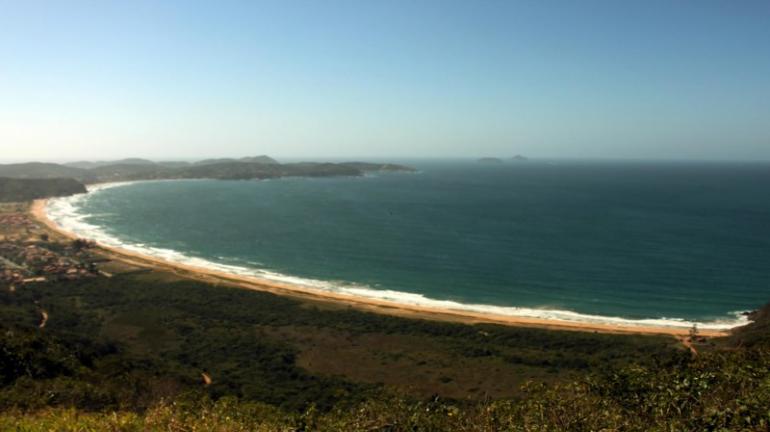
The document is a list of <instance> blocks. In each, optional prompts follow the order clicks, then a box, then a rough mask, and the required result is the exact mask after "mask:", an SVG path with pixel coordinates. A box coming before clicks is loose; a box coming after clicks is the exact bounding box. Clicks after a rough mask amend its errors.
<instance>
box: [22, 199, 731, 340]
mask: <svg viewBox="0 0 770 432" xmlns="http://www.w3.org/2000/svg"><path fill="white" fill-rule="evenodd" d="M46 203H47V201H46V200H36V201H34V202H33V204H32V206H31V208H30V212H31V214H32V216H33V217H34V218H35V219H37V220H38V221H39V222H41V223H42V224H44V225H45V226H46V227H47V228H48V229H49V230H51V231H52V232H53V233H56V234H58V235H61V236H63V237H66V238H70V239H75V238H77V237H78V236H76V235H75V234H73V233H71V232H68V231H66V230H64V229H62V228H61V227H60V226H59V225H57V224H56V223H55V222H54V221H52V220H51V219H50V218H49V217H48V215H47V213H46ZM98 247H99V248H100V251H101V253H102V254H104V255H105V256H106V257H108V258H110V259H113V260H117V261H122V262H125V263H128V264H131V265H135V266H139V267H144V268H150V269H155V270H160V271H167V272H170V273H174V274H176V275H178V276H181V277H186V278H190V279H195V280H200V281H205V282H210V283H218V284H224V285H228V286H232V287H238V288H244V289H252V290H259V291H267V292H271V293H275V294H278V295H283V296H289V297H294V298H298V299H302V300H311V301H315V302H326V303H333V304H335V305H343V306H350V307H354V308H356V309H359V310H364V311H369V312H375V313H382V314H388V315H395V316H402V317H409V318H420V319H430V320H442V321H454V322H462V323H494V324H503V325H510V326H524V327H537V328H546V329H554V330H572V331H586V332H601V333H630V334H664V335H671V336H675V337H680V338H681V337H683V336H687V335H688V334H689V329H687V328H681V327H680V328H677V327H664V326H637V325H633V326H632V325H627V326H624V325H611V324H599V323H582V322H571V321H562V320H548V319H538V318H530V317H516V316H507V315H493V314H482V313H476V312H472V311H466V310H453V309H439V308H429V307H422V306H415V305H408V304H402V303H397V302H391V301H385V300H378V299H370V298H364V297H357V296H352V295H346V294H340V293H333V292H328V291H324V290H319V289H312V288H308V287H304V286H299V285H291V284H286V283H280V282H276V281H271V280H265V279H261V278H257V277H250V276H241V275H234V274H229V273H225V272H222V271H217V270H212V269H207V268H202V267H196V266H191V265H186V264H182V263H175V262H169V261H165V260H162V259H158V258H155V257H152V256H147V255H141V254H138V253H135V252H132V251H128V250H125V249H121V248H117V247H112V246H106V245H102V244H98ZM729 333H730V331H729V330H712V329H699V332H698V334H699V335H700V336H704V337H719V336H725V335H728V334H729Z"/></svg>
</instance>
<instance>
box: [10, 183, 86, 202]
mask: <svg viewBox="0 0 770 432" xmlns="http://www.w3.org/2000/svg"><path fill="white" fill-rule="evenodd" d="M85 192H86V187H85V186H83V184H82V183H80V182H78V181H77V180H74V179H71V178H51V179H20V178H5V177H0V202H17V201H31V200H34V199H39V198H50V197H59V196H69V195H75V194H79V193H85Z"/></svg>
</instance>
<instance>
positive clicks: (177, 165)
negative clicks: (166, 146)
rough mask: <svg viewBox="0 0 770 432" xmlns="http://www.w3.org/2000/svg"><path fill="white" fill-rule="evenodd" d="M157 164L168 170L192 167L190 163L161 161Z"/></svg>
mask: <svg viewBox="0 0 770 432" xmlns="http://www.w3.org/2000/svg"><path fill="white" fill-rule="evenodd" d="M155 163H156V164H157V165H160V166H163V167H166V168H182V167H188V166H190V165H192V164H191V163H190V162H183V161H160V162H155Z"/></svg>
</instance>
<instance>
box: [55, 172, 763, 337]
mask: <svg viewBox="0 0 770 432" xmlns="http://www.w3.org/2000/svg"><path fill="white" fill-rule="evenodd" d="M153 181H155V180H153ZM161 181H163V180H161ZM134 183H136V182H123V183H106V184H100V185H94V186H91V187H89V188H88V191H89V193H88V194H81V195H75V196H70V197H63V198H55V199H50V200H49V201H48V202H47V205H46V209H45V210H46V213H47V216H48V218H49V219H50V220H51V221H53V222H55V223H56V224H57V225H59V227H61V228H62V229H63V230H65V231H69V232H71V233H74V234H76V235H77V236H80V237H83V238H88V239H90V240H93V241H95V242H97V243H99V244H102V245H104V246H108V247H115V248H120V249H123V250H127V251H130V252H133V253H138V254H142V255H147V256H151V257H153V258H157V259H161V260H164V261H167V262H169V263H178V264H184V265H188V266H194V267H198V268H201V269H205V270H216V271H220V272H225V273H230V274H233V275H238V276H248V277H254V278H259V279H264V280H268V281H274V282H281V283H286V284H290V285H294V286H298V287H302V288H310V289H315V290H319V291H325V292H330V293H335V294H344V295H349V296H354V297H359V298H365V299H373V300H381V301H388V302H393V303H397V304H402V305H410V306H419V307H426V308H431V309H436V310H450V311H460V312H463V311H464V312H473V313H481V314H487V315H496V316H504V317H525V318H537V319H545V320H553V321H561V322H571V323H585V324H604V325H615V326H623V327H666V328H690V327H692V326H693V325H696V326H697V327H698V328H700V329H709V330H728V329H731V328H734V327H738V326H742V325H745V324H748V323H749V320H748V317H747V316H746V315H745V314H744V311H736V312H732V313H730V316H729V317H725V318H724V319H719V320H713V321H703V322H700V321H690V320H685V319H681V318H668V317H661V318H644V319H630V318H623V317H614V316H602V315H591V314H582V313H578V312H573V311H569V310H558V309H540V308H525V307H510V306H495V305H486V304H469V303H460V302H456V301H450V300H438V299H432V298H429V297H426V296H424V295H422V294H416V293H409V292H402V291H394V290H387V289H376V288H372V287H369V286H365V285H358V284H353V283H349V282H345V281H325V280H318V279H309V278H301V277H296V276H291V275H286V274H281V273H276V272H271V271H269V270H265V269H258V268H254V267H247V266H240V265H232V264H226V263H222V262H215V261H211V260H209V259H204V258H200V257H195V256H190V255H186V254H185V253H183V252H179V251H176V250H173V249H166V248H159V247H155V246H150V245H146V244H143V243H135V242H130V241H124V240H121V239H119V238H118V237H116V236H115V235H113V234H111V233H108V232H107V231H106V230H105V229H104V228H103V227H100V226H97V225H94V224H92V223H89V222H88V219H89V218H90V217H92V216H94V215H91V214H83V213H81V211H80V207H81V205H82V204H83V203H84V202H85V201H86V200H88V199H89V198H90V197H91V196H93V194H95V193H99V192H100V191H103V190H106V189H110V188H115V187H123V186H126V185H130V184H134ZM219 258H220V259H222V260H223V261H224V260H226V258H224V257H219ZM249 264H251V265H256V264H257V263H249Z"/></svg>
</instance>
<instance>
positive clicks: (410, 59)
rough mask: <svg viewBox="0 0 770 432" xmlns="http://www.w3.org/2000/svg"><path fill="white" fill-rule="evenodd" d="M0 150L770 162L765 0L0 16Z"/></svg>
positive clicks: (4, 4)
mask: <svg viewBox="0 0 770 432" xmlns="http://www.w3.org/2000/svg"><path fill="white" fill-rule="evenodd" d="M0 150H1V151H0V158H4V159H32V158H34V159H57V158H68V159H80V158H112V157H127V156H143V157H151V158H171V157H185V158H196V157H207V156H239V155H252V154H261V153H267V154H271V155H275V156H278V157H366V156H369V157H377V156H379V157H408V156H419V157H425V156H461V157H465V156H469V157H476V156H510V155H514V154H517V153H522V154H526V155H531V156H542V157H558V156H565V157H628V158H648V157H653V158H698V159H719V158H729V159H770V1H757V2H753V1H721V2H713V1H636V2H624V1H590V0H589V1H571V0H570V1H548V0H544V1H513V0H506V1H484V0H467V1H452V0H437V1H428V0H413V1H395V0H381V1H362V0H351V1H332V0H329V1H327V0H317V1H289V0H284V1H275V2H272V1H270V2H258V1H211V2H201V1H192V0H180V1H157V0H153V1H125V2H121V3H118V2H112V1H89V2H85V1H56V2H55V1H35V0H25V1H18V0H0Z"/></svg>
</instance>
